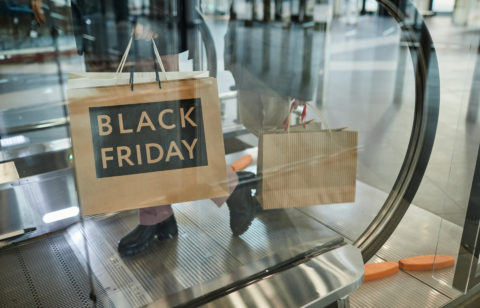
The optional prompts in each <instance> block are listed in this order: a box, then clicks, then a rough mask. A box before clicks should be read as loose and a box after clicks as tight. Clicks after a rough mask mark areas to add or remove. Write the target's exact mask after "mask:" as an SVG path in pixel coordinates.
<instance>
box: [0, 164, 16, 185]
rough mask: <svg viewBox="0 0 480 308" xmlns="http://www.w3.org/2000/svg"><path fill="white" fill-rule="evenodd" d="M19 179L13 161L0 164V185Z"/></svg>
mask: <svg viewBox="0 0 480 308" xmlns="http://www.w3.org/2000/svg"><path fill="white" fill-rule="evenodd" d="M19 178H20V177H19V176H18V172H17V168H16V167H15V163H14V162H13V161H10V162H7V163H1V164H0V184H3V183H8V182H12V181H16V180H18V179H19Z"/></svg>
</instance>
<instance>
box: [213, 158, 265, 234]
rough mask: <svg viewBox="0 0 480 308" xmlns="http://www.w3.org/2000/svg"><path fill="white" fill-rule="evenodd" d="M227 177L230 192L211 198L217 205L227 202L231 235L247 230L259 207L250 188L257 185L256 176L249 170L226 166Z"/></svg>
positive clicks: (254, 187)
mask: <svg viewBox="0 0 480 308" xmlns="http://www.w3.org/2000/svg"><path fill="white" fill-rule="evenodd" d="M227 177H228V188H229V190H230V194H229V195H228V196H226V197H220V198H213V199H211V200H212V201H213V203H215V204H216V205H217V206H218V207H220V206H222V204H223V203H225V202H226V203H227V206H228V209H229V211H230V229H231V230H232V233H233V235H235V236H238V235H241V234H243V233H244V232H245V231H247V230H248V228H249V227H250V224H251V223H252V221H253V219H254V218H255V214H256V213H257V210H258V208H259V207H260V205H259V203H258V201H257V199H256V198H255V197H254V196H252V190H253V189H256V187H257V178H256V176H255V174H253V173H251V172H246V171H238V172H234V171H233V170H232V169H231V168H230V167H227Z"/></svg>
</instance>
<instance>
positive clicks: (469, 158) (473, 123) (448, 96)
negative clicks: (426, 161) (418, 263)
mask: <svg viewBox="0 0 480 308" xmlns="http://www.w3.org/2000/svg"><path fill="white" fill-rule="evenodd" d="M434 39H435V36H434ZM436 40H437V42H438V43H437V46H438V48H437V53H438V55H439V58H441V59H443V62H440V64H441V67H440V68H441V70H443V74H441V75H440V76H441V80H440V82H441V83H443V84H448V85H449V86H448V89H447V88H446V87H442V91H441V95H442V101H441V102H442V109H443V110H442V111H441V113H440V122H439V123H440V125H439V128H438V132H437V138H436V141H435V148H436V149H437V150H436V151H434V153H433V155H432V161H431V162H430V166H429V170H427V175H428V176H427V178H426V179H425V181H424V183H422V186H421V188H420V192H421V193H422V194H421V195H423V196H424V198H421V199H420V198H417V200H418V201H417V202H418V203H420V202H422V203H430V206H429V208H431V211H432V212H434V213H436V214H437V215H438V216H439V217H440V218H441V219H439V220H438V239H437V241H436V247H435V249H434V251H435V255H436V256H437V259H438V262H440V261H441V258H442V256H444V255H448V256H453V257H455V262H456V263H455V267H448V268H440V267H441V266H440V265H439V266H435V267H434V271H433V276H434V278H435V279H436V280H438V281H440V282H441V283H442V284H443V285H447V286H449V287H451V286H452V284H453V286H454V287H455V288H457V289H459V290H460V291H464V290H466V286H467V283H468V280H469V278H468V275H465V274H461V272H463V269H465V267H469V266H470V265H468V264H467V263H469V262H471V261H472V259H471V258H470V260H469V261H466V260H465V256H464V253H463V252H462V248H461V247H464V248H465V249H467V250H470V249H474V247H475V246H473V245H476V244H474V242H475V239H474V238H472V236H473V237H474V236H475V234H476V233H477V231H476V229H475V227H474V224H475V222H474V221H475V218H473V217H469V216H470V215H472V212H470V214H469V212H467V209H468V208H469V207H470V208H472V209H474V208H475V206H474V203H475V202H472V200H471V199H470V198H471V193H472V189H473V188H474V186H472V181H473V179H474V172H475V165H476V162H477V155H478V144H479V141H480V134H479V125H478V80H479V72H480V69H479V63H480V62H479V60H478V59H479V58H478V36H476V35H470V34H468V33H461V34H460V33H459V35H458V36H457V35H455V36H448V37H447V36H443V37H442V36H440V34H438V35H437V39H436ZM453 48H455V49H453ZM459 59H461V60H459ZM455 74H457V77H456V78H453V76H454V75H455ZM427 198H428V199H427ZM469 204H470V205H469ZM435 209H437V210H435ZM472 209H469V210H468V211H471V210H472ZM472 227H473V229H472ZM462 233H463V239H462ZM470 239H471V240H472V241H471V242H472V243H471V244H470V245H472V246H471V247H468V245H463V244H461V243H462V241H466V242H470ZM432 251H433V249H432ZM473 262H477V261H473ZM472 271H473V272H472V279H474V278H475V276H476V275H475V267H473V268H472ZM462 276H463V277H462ZM472 279H470V280H472ZM470 282H472V281H470Z"/></svg>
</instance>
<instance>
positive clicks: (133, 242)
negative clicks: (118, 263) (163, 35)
mask: <svg viewBox="0 0 480 308" xmlns="http://www.w3.org/2000/svg"><path fill="white" fill-rule="evenodd" d="M161 59H162V63H163V66H164V68H165V71H167V72H168V71H178V70H179V62H178V55H177V54H174V55H165V56H161ZM137 65H138V67H137V69H139V71H142V70H146V69H147V68H148V67H149V66H151V65H152V64H151V61H149V62H148V65H149V66H147V63H146V62H145V63H144V66H145V67H143V66H142V65H143V64H142V63H137ZM150 69H151V67H150ZM138 216H139V225H138V226H137V227H136V228H135V229H133V230H132V231H131V232H130V233H128V234H127V235H126V236H124V237H123V238H122V239H121V240H120V241H119V242H118V251H119V253H120V254H121V255H123V256H129V255H134V254H137V253H140V252H142V251H144V250H145V249H147V248H148V246H150V244H151V243H152V241H153V239H155V238H157V239H160V240H163V239H168V238H171V237H173V236H175V235H176V234H177V233H178V228H177V222H176V220H175V216H174V215H173V210H172V206H171V205H170V204H166V205H159V206H153V207H147V208H142V209H139V210H138Z"/></svg>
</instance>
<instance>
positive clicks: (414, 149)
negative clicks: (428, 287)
mask: <svg viewBox="0 0 480 308" xmlns="http://www.w3.org/2000/svg"><path fill="white" fill-rule="evenodd" d="M377 2H378V3H379V4H380V5H382V6H383V7H384V8H385V9H386V10H387V11H388V12H389V13H390V14H391V15H392V17H393V18H395V20H396V21H397V22H398V23H399V25H400V26H401V28H402V30H403V31H404V34H405V35H406V37H405V38H406V39H408V41H409V42H411V43H413V44H409V48H410V54H411V57H412V60H413V62H414V63H416V66H415V116H414V119H413V128H412V134H411V136H410V141H409V145H408V148H407V153H406V156H405V159H404V161H403V164H402V167H401V169H400V172H399V174H398V177H397V179H396V181H395V184H394V185H393V188H392V190H391V192H390V194H389V195H388V197H387V199H386V201H385V203H384V205H383V206H382V208H381V209H380V211H379V212H378V214H377V216H376V217H375V218H374V219H373V220H372V222H371V223H370V225H369V226H368V227H367V228H366V229H365V231H364V232H363V233H362V234H361V235H360V237H359V238H358V239H357V240H356V241H355V243H354V245H355V246H357V247H358V248H360V249H361V250H362V255H363V259H364V260H365V261H368V260H369V259H370V258H371V257H373V255H374V254H375V253H376V252H377V251H378V250H379V249H380V248H381V247H382V246H383V244H384V243H385V242H386V241H387V240H388V238H389V237H390V235H391V234H392V233H393V231H394V230H395V228H396V227H397V226H398V224H399V223H400V221H401V219H402V218H403V216H404V215H405V213H406V211H407V209H408V207H409V206H410V204H411V202H412V200H413V197H414V196H415V194H416V192H417V190H418V187H419V186H420V182H421V181H422V178H423V176H424V174H425V170H426V168H427V165H428V161H429V159H430V154H431V152H432V148H433V142H434V140H435V134H436V129H437V123H438V113H439V106H440V79H439V69H438V62H437V56H436V53H435V48H434V46H433V41H432V37H431V35H430V33H429V32H428V29H427V27H426V25H425V22H424V21H423V19H421V23H420V25H419V27H417V28H413V27H412V26H410V25H407V24H405V22H404V21H405V20H406V15H407V14H406V12H407V10H408V11H409V12H414V13H415V17H417V18H419V19H420V18H421V17H420V16H421V15H420V13H419V12H418V10H417V9H416V8H415V6H414V5H413V4H412V3H411V2H409V1H407V2H406V3H405V2H404V4H405V7H404V8H401V7H398V6H397V5H395V4H393V3H392V2H390V1H388V0H377ZM415 26H416V25H415Z"/></svg>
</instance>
